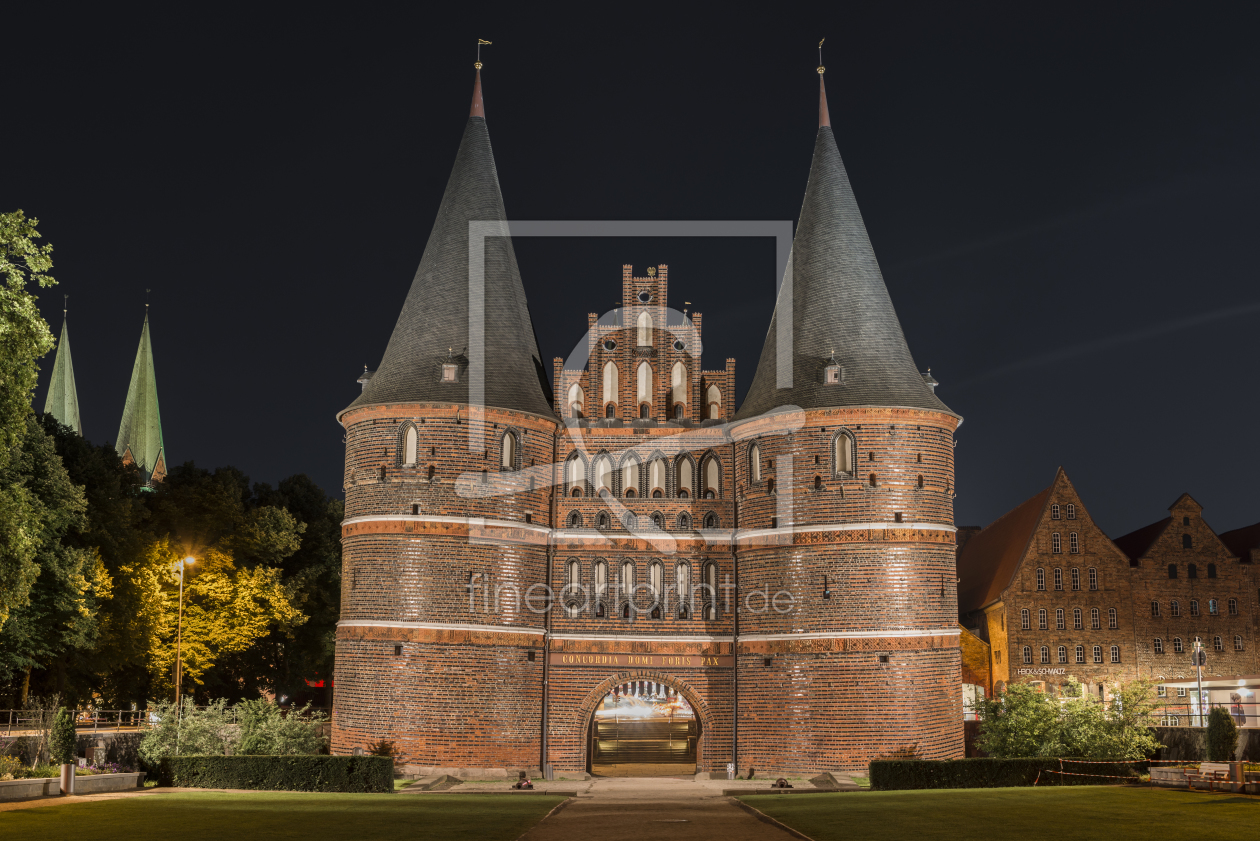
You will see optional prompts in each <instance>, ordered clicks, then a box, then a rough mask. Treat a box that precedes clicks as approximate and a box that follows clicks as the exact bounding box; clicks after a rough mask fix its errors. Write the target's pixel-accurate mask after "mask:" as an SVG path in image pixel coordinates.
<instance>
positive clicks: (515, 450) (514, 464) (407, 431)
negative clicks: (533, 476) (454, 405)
mask: <svg viewBox="0 0 1260 841" xmlns="http://www.w3.org/2000/svg"><path fill="white" fill-rule="evenodd" d="M401 453H402V463H403V464H406V465H414V464H416V463H417V462H418V461H419V459H420V434H419V432H417V430H416V427H415V424H413V423H410V422H408V423H405V424H403V427H402V448H401ZM429 455H430V457H434V456H437V447H430V448H429ZM520 466H521V463H520V439H519V437H518V434H517V433H516V432H515V431H514V430H510V429H509V430H508V431H506V432H504V433H503V435H502V436H501V437H500V438H499V467H500V468H501V469H503V470H518V469H519V468H520ZM482 473H485V471H484V470H483V471H482ZM429 478H430V479H432V478H433V467H432V466H430V467H429Z"/></svg>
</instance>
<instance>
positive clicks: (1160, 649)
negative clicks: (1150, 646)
mask: <svg viewBox="0 0 1260 841" xmlns="http://www.w3.org/2000/svg"><path fill="white" fill-rule="evenodd" d="M1155 653H1156V654H1163V653H1164V641H1163V640H1162V639H1160V638H1159V637H1156V638H1155ZM1160 688H1161V689H1162V688H1163V687H1160Z"/></svg>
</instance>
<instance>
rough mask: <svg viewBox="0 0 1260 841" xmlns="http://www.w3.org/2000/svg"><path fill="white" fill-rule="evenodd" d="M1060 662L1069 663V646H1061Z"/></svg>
mask: <svg viewBox="0 0 1260 841" xmlns="http://www.w3.org/2000/svg"><path fill="white" fill-rule="evenodd" d="M1059 662H1060V663H1066V662H1067V646H1066V645H1061V646H1059Z"/></svg>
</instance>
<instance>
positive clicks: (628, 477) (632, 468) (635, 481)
mask: <svg viewBox="0 0 1260 841" xmlns="http://www.w3.org/2000/svg"><path fill="white" fill-rule="evenodd" d="M621 493H622V494H623V495H624V496H625V497H626V498H627V499H630V498H633V497H636V496H638V495H639V463H638V462H637V461H634V460H633V459H631V460H628V461H627V462H626V463H625V464H623V465H622V467H621Z"/></svg>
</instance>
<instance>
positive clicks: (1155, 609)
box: [1151, 599, 1159, 618]
mask: <svg viewBox="0 0 1260 841" xmlns="http://www.w3.org/2000/svg"><path fill="white" fill-rule="evenodd" d="M1151 616H1153V617H1155V618H1159V602H1158V601H1157V600H1155V599H1152V600H1151Z"/></svg>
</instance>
